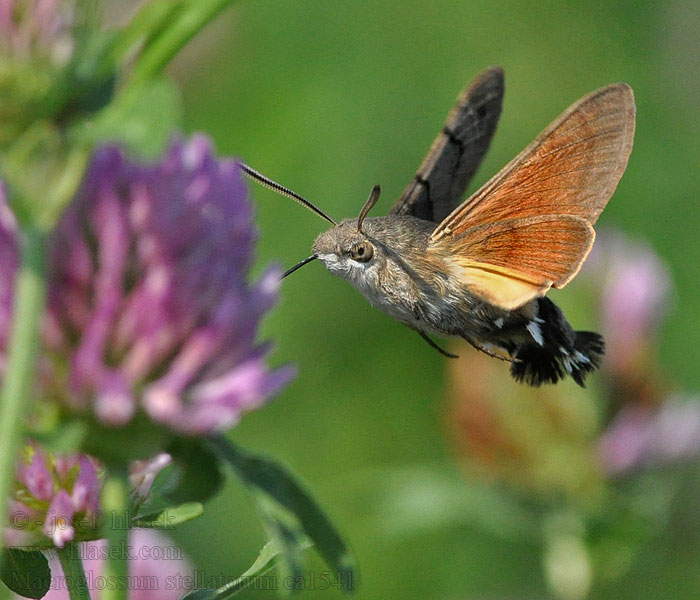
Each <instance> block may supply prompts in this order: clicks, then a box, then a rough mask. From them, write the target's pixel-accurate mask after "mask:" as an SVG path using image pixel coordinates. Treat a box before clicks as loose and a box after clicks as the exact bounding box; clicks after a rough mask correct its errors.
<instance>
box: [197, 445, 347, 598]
mask: <svg viewBox="0 0 700 600" xmlns="http://www.w3.org/2000/svg"><path fill="white" fill-rule="evenodd" d="M210 443H211V445H212V447H213V448H214V449H215V451H216V452H217V453H218V454H219V455H220V456H221V457H222V458H223V459H225V460H226V461H227V462H228V463H229V464H230V465H231V466H232V467H233V469H234V470H235V471H236V473H237V475H238V476H239V477H240V478H241V479H242V480H243V481H244V482H245V484H246V485H247V486H248V487H249V488H251V489H252V490H253V491H254V493H255V496H256V500H258V507H259V508H260V509H261V512H262V514H263V518H264V519H265V521H266V524H267V525H268V528H269V527H270V525H271V524H273V523H274V527H275V529H276V531H275V533H276V534H277V535H286V534H287V533H289V532H294V531H295V530H296V531H303V533H304V534H305V535H306V536H308V537H309V539H310V540H311V541H312V542H313V543H314V545H315V546H316V548H317V550H318V553H319V554H320V555H321V556H322V557H323V559H324V560H325V561H326V563H327V564H328V565H329V566H330V567H331V568H332V569H334V570H335V571H336V573H337V576H338V581H339V585H340V586H341V587H342V588H343V589H344V590H346V591H352V590H353V589H354V587H355V581H354V576H355V573H354V568H355V559H354V556H353V555H352V553H351V551H350V549H349V548H348V547H347V546H346V545H345V542H344V541H343V539H342V538H341V537H340V535H339V534H338V532H337V531H336V530H335V528H334V526H333V524H332V523H331V522H330V520H329V519H328V517H327V516H326V515H325V514H324V512H323V511H322V510H321V508H320V507H319V506H318V504H317V503H316V501H315V500H314V499H313V498H312V497H311V496H310V495H309V493H308V492H307V491H306V490H305V489H304V488H303V487H302V485H301V484H300V483H298V482H297V481H296V479H295V478H294V477H293V476H292V475H291V474H290V473H289V472H288V471H287V470H286V469H285V468H284V467H282V466H280V465H278V464H277V463H276V462H274V461H273V460H271V459H269V458H267V457H264V456H259V455H255V454H252V453H249V452H247V451H245V450H243V449H241V448H239V447H238V446H236V445H235V444H233V443H232V442H230V441H229V440H227V439H225V438H223V437H217V438H212V439H211V440H210ZM261 498H264V499H265V500H264V501H261ZM293 559H294V557H293V556H292V560H293Z"/></svg>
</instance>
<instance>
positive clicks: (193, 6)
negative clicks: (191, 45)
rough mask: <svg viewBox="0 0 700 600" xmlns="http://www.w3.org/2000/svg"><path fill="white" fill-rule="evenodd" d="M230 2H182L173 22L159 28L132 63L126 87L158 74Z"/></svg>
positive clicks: (204, 0) (136, 86)
mask: <svg viewBox="0 0 700 600" xmlns="http://www.w3.org/2000/svg"><path fill="white" fill-rule="evenodd" d="M232 2H233V0H183V1H182V3H181V5H182V8H181V9H180V11H179V14H177V15H175V21H174V22H173V23H169V24H168V26H167V27H165V28H164V29H163V32H162V33H161V34H160V35H159V36H158V37H157V38H156V39H154V40H153V41H152V42H151V43H150V44H149V45H148V47H147V48H145V49H144V51H143V53H142V55H141V56H140V57H139V59H138V60H137V61H136V64H135V65H134V70H133V72H132V74H131V77H130V78H129V82H128V83H127V87H128V88H138V87H139V86H140V85H141V84H142V83H144V82H146V81H149V80H151V79H153V78H154V77H156V76H157V75H159V74H160V73H161V71H162V70H163V69H164V68H165V66H166V65H167V64H168V63H169V62H170V60H171V59H172V58H173V56H175V55H176V54H177V53H178V52H179V51H180V50H181V49H182V47H183V46H184V45H185V44H187V42H189V41H190V40H191V39H192V38H193V37H194V36H195V35H196V34H197V33H198V32H199V31H200V30H201V29H203V28H204V26H205V25H206V24H207V23H209V21H211V20H212V19H213V18H214V17H215V16H216V15H218V14H219V13H220V12H221V11H222V10H223V9H224V8H226V5H227V4H231V3H232Z"/></svg>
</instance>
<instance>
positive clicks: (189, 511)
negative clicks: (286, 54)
mask: <svg viewBox="0 0 700 600" xmlns="http://www.w3.org/2000/svg"><path fill="white" fill-rule="evenodd" d="M203 513H204V507H203V506H202V505H201V504H200V503H199V502H186V503H185V504H180V505H179V506H172V507H169V508H164V509H163V510H160V511H157V512H153V513H150V514H147V515H143V516H140V517H135V518H134V519H133V520H132V521H131V524H132V526H133V527H144V528H148V529H166V530H167V529H173V528H174V527H177V526H178V525H181V524H182V523H186V522H187V521H191V520H192V519H196V518H197V517H200V516H202V514H203Z"/></svg>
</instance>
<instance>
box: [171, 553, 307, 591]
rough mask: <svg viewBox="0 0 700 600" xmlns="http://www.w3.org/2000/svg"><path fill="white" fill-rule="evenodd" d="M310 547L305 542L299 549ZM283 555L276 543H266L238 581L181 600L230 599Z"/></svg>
mask: <svg viewBox="0 0 700 600" xmlns="http://www.w3.org/2000/svg"><path fill="white" fill-rule="evenodd" d="M310 547H311V543H310V542H309V541H308V540H307V541H306V542H304V543H303V544H302V546H301V547H300V549H301V550H306V549H307V548H310ZM284 553H285V550H284V548H282V547H280V545H279V544H278V543H277V542H275V541H271V542H268V543H267V544H265V545H264V546H263V548H262V550H260V554H259V555H258V558H256V559H255V562H254V563H253V564H252V565H251V566H250V568H248V569H247V570H246V571H245V573H243V575H241V576H240V577H239V578H238V579H235V580H234V581H232V582H231V583H228V584H226V585H224V586H222V587H220V588H219V589H216V590H213V589H203V590H195V591H193V592H190V593H189V594H187V595H186V596H185V597H184V598H183V599H182V600H225V599H226V598H231V597H232V596H235V595H236V594H238V593H239V592H240V591H242V590H244V589H245V588H246V587H248V586H249V585H250V584H251V583H253V581H255V579H256V578H257V577H260V576H261V575H263V574H265V573H267V572H268V571H269V570H270V569H272V568H273V567H274V566H275V565H277V564H279V562H280V561H281V560H283V558H284Z"/></svg>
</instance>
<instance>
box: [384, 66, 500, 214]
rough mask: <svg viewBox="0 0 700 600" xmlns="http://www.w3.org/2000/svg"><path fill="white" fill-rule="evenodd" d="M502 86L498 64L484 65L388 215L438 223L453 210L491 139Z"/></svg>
mask: <svg viewBox="0 0 700 600" xmlns="http://www.w3.org/2000/svg"><path fill="white" fill-rule="evenodd" d="M503 90H504V85H503V69H501V68H500V67H491V68H489V69H486V70H485V71H484V72H482V73H481V74H479V75H478V76H477V77H476V78H475V79H474V80H473V81H472V82H471V83H470V84H469V86H467V88H466V89H465V90H464V91H463V92H462V94H460V96H459V99H458V100H457V104H456V105H455V106H454V107H453V108H452V110H451V111H450V114H449V115H448V117H447V121H446V122H445V125H444V127H443V129H442V131H441V132H440V133H439V134H438V136H437V137H436V138H435V141H434V142H433V145H432V146H431V147H430V151H429V152H428V154H427V156H426V157H425V159H424V160H423V163H422V164H421V166H420V167H419V168H418V172H417V173H416V175H415V177H414V178H413V180H412V181H411V183H409V184H408V186H407V187H406V189H405V190H404V191H403V193H402V194H401V197H400V198H399V199H398V200H397V201H396V203H395V204H394V206H393V208H392V209H391V213H390V214H398V215H412V216H414V217H418V218H419V219H425V220H427V221H434V222H436V223H439V222H440V221H442V219H444V218H445V217H446V216H447V215H448V214H450V212H451V211H452V210H453V209H454V208H455V206H457V203H458V202H459V201H460V200H461V198H462V195H463V194H464V191H465V189H466V187H467V185H468V183H469V180H470V179H471V177H472V175H473V174H474V172H475V171H476V169H477V167H478V166H479V164H480V163H481V160H482V158H483V157H484V154H486V151H487V150H488V147H489V144H490V143H491V138H492V137H493V133H494V131H495V130H496V124H497V123H498V117H499V115H500V114H501V104H502V102H503Z"/></svg>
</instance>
